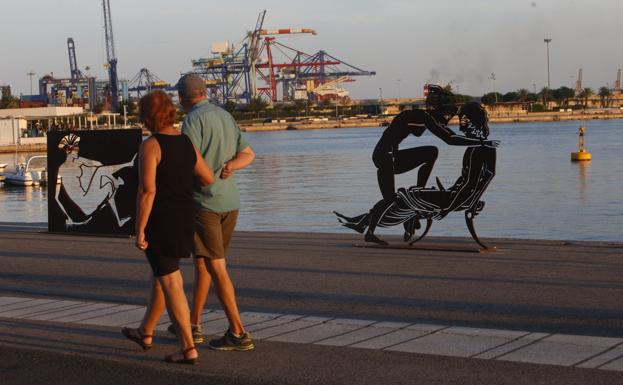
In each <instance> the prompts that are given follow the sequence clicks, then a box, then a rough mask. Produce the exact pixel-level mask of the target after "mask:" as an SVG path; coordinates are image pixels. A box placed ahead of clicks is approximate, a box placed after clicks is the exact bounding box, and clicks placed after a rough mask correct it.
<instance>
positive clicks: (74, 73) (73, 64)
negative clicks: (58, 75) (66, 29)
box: [67, 37, 84, 80]
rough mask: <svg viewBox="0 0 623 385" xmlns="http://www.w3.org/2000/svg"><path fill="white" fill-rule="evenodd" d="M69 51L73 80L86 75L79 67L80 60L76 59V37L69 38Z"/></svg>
mask: <svg viewBox="0 0 623 385" xmlns="http://www.w3.org/2000/svg"><path fill="white" fill-rule="evenodd" d="M67 52H68V53H69V70H70V73H71V79H72V80H78V79H81V78H83V77H84V75H83V74H82V71H80V69H79V68H78V61H77V60H76V46H75V45H74V39H73V38H71V37H68V38H67Z"/></svg>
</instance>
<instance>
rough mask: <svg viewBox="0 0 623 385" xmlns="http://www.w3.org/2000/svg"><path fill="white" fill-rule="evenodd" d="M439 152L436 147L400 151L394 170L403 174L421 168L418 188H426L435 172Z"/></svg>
mask: <svg viewBox="0 0 623 385" xmlns="http://www.w3.org/2000/svg"><path fill="white" fill-rule="evenodd" d="M438 154H439V150H437V147H435V146H421V147H414V148H408V149H406V150H400V151H398V153H397V154H396V160H395V164H394V170H395V172H396V174H402V173H405V172H408V171H411V170H413V169H414V168H416V167H420V169H419V171H418V177H417V186H418V187H426V182H427V181H428V177H429V176H430V174H431V173H432V171H433V167H434V166H435V161H437V155H438Z"/></svg>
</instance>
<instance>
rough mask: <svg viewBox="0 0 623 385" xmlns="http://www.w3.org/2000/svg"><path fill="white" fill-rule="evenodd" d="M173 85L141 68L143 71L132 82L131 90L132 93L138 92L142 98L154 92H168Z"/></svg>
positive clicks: (130, 83) (130, 84)
mask: <svg viewBox="0 0 623 385" xmlns="http://www.w3.org/2000/svg"><path fill="white" fill-rule="evenodd" d="M170 88H171V85H170V84H169V83H167V82H165V81H163V80H161V79H160V78H159V77H158V76H156V75H155V74H154V73H153V72H151V71H150V70H148V69H147V68H141V70H140V71H139V72H138V73H137V74H136V75H135V76H134V77H133V78H132V80H130V82H129V89H128V91H130V92H136V94H137V96H138V97H139V98H140V97H141V96H142V94H143V93H147V92H150V91H152V90H168V89H170Z"/></svg>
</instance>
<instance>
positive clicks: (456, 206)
mask: <svg viewBox="0 0 623 385" xmlns="http://www.w3.org/2000/svg"><path fill="white" fill-rule="evenodd" d="M458 115H459V119H460V130H461V131H462V132H463V133H464V134H465V136H467V137H470V138H478V139H481V144H480V145H477V146H469V147H467V149H466V150H465V154H464V156H463V166H462V170H461V176H460V177H459V178H458V179H457V180H456V182H455V183H454V185H453V186H452V187H450V188H447V189H446V188H444V187H443V185H442V184H441V182H440V181H439V178H437V187H427V188H422V187H417V186H414V187H409V188H407V189H405V188H400V189H398V192H397V194H396V199H395V200H394V201H393V202H391V203H387V202H386V201H385V200H383V199H381V200H380V201H379V202H377V203H376V204H375V205H374V207H372V209H371V210H370V211H369V212H368V213H365V214H361V215H358V216H355V217H347V216H345V215H342V214H340V213H338V212H334V213H335V215H336V216H337V217H338V221H339V222H340V223H342V224H343V226H346V227H348V228H351V229H353V230H355V231H357V232H359V233H363V232H364V231H365V237H364V239H365V240H366V241H367V242H375V243H379V244H382V245H387V242H385V241H383V240H381V239H379V238H378V237H377V236H376V235H375V234H374V230H375V229H376V227H377V226H381V227H390V226H396V225H399V224H402V223H404V222H406V221H409V220H411V219H414V218H415V219H423V220H426V228H425V229H424V231H423V233H422V234H421V235H420V236H419V237H418V238H417V239H415V240H414V241H412V242H410V243H409V245H412V244H413V243H415V242H417V241H419V240H421V239H422V238H424V237H425V236H426V234H427V233H428V231H429V230H430V227H431V226H432V223H433V220H440V219H442V218H444V217H445V216H446V215H448V214H449V213H450V212H452V211H465V221H466V223H467V228H468V229H469V232H470V234H471V235H472V237H473V238H474V240H475V241H476V242H477V243H478V244H479V245H480V246H482V247H483V248H485V249H487V246H485V245H484V244H483V243H482V242H481V241H480V240H479V239H478V235H477V234H476V231H475V228H474V222H473V220H474V217H475V216H476V215H478V213H480V212H481V211H482V209H483V208H484V205H485V202H483V201H481V200H480V197H481V196H482V194H483V193H484V192H485V190H486V189H487V187H488V186H489V183H490V182H491V180H492V179H493V177H494V176H495V161H496V148H495V147H497V145H498V142H497V141H491V142H489V143H492V145H485V140H486V139H487V138H488V136H489V127H488V125H487V120H488V119H487V113H486V111H485V110H484V109H483V108H482V106H481V105H480V104H478V103H475V102H470V103H466V104H465V105H463V106H462V107H461V108H460V110H459V113H458ZM410 236H411V234H408V233H407V232H405V237H404V239H405V241H408V240H409V238H410Z"/></svg>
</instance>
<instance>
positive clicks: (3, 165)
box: [0, 163, 7, 172]
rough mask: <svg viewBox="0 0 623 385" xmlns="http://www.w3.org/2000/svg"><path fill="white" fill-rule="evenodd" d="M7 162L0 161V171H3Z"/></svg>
mask: <svg viewBox="0 0 623 385" xmlns="http://www.w3.org/2000/svg"><path fill="white" fill-rule="evenodd" d="M6 166H7V164H6V163H0V172H2V171H4V169H5V168H6Z"/></svg>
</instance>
